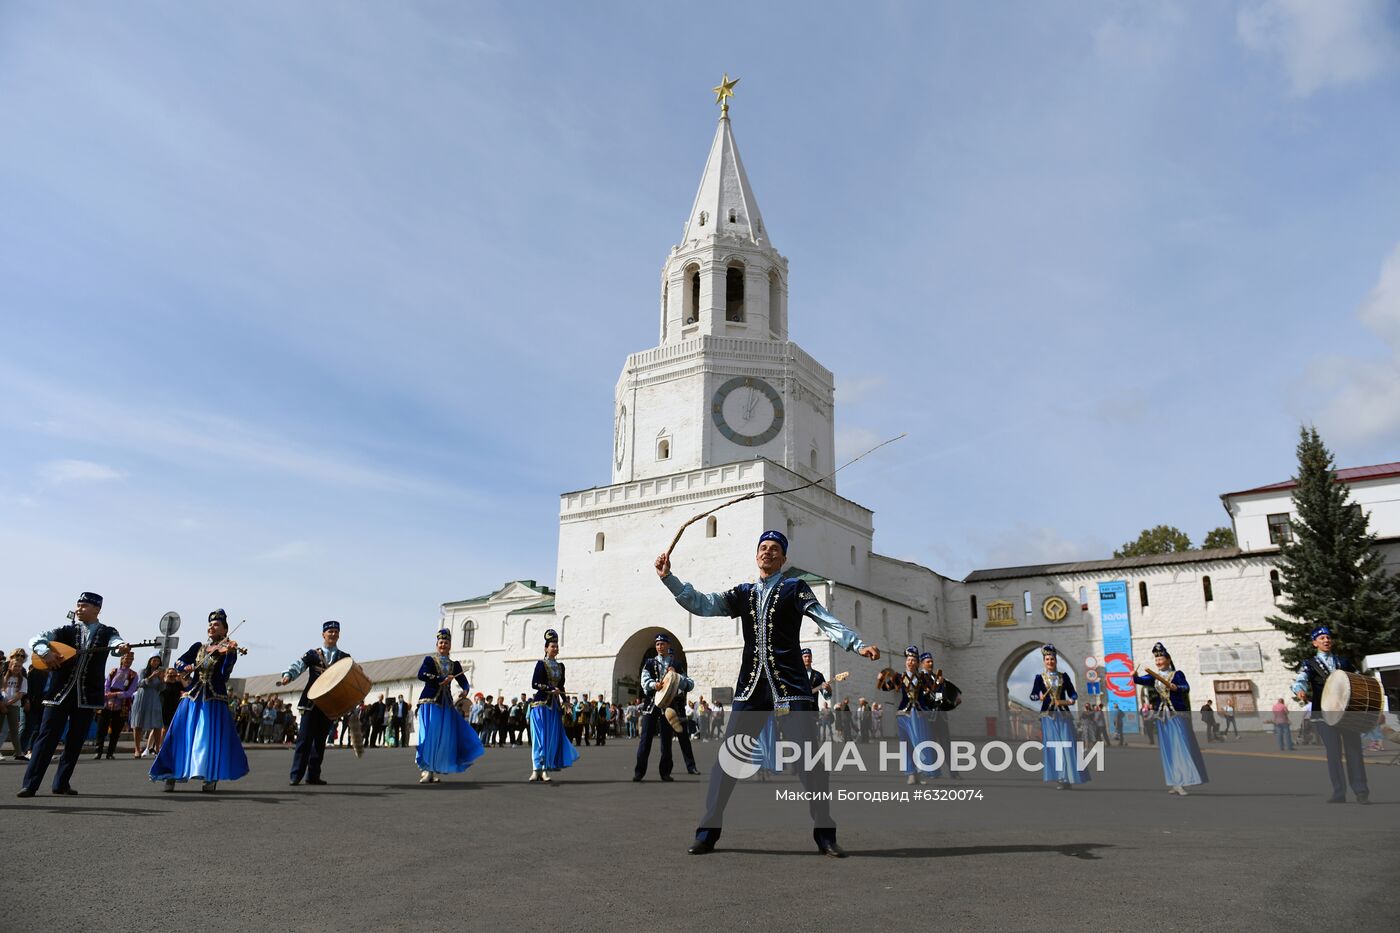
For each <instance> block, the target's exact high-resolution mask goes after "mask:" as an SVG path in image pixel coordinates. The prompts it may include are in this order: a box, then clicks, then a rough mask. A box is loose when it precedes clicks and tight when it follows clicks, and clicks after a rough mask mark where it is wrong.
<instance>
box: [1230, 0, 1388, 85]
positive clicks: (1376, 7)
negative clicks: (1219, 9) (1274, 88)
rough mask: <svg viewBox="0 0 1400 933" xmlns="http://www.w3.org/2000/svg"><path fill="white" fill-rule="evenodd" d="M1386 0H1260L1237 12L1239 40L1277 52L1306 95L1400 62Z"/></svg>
mask: <svg viewBox="0 0 1400 933" xmlns="http://www.w3.org/2000/svg"><path fill="white" fill-rule="evenodd" d="M1398 25H1400V23H1397V17H1396V12H1395V8H1394V5H1393V4H1392V3H1391V2H1389V0H1325V2H1323V0H1259V2H1255V3H1251V4H1249V5H1248V6H1246V7H1244V8H1243V9H1241V10H1240V12H1239V15H1238V17H1237V18H1236V28H1237V30H1238V32H1239V36H1240V40H1241V41H1242V42H1243V43H1244V44H1245V46H1246V47H1247V48H1249V49H1250V50H1252V51H1255V52H1262V53H1265V54H1271V55H1277V56H1279V57H1280V58H1281V59H1282V60H1283V65H1284V67H1285V68H1286V69H1287V70H1288V76H1289V79H1290V81H1291V82H1292V85H1293V93H1295V94H1298V95H1300V96H1306V95H1308V94H1311V93H1312V92H1313V91H1316V90H1319V89H1320V88H1324V87H1328V86H1332V85H1338V86H1340V85H1345V84H1355V83H1357V82H1360V81H1365V80H1367V79H1369V78H1373V77H1376V76H1377V75H1379V74H1382V73H1383V72H1385V71H1388V70H1390V69H1393V68H1395V67H1396V66H1397V64H1400V29H1397V26H1398Z"/></svg>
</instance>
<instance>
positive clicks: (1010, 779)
mask: <svg viewBox="0 0 1400 933" xmlns="http://www.w3.org/2000/svg"><path fill="white" fill-rule="evenodd" d="M717 747H718V746H717V745H716V743H713V742H710V743H702V744H699V745H697V746H696V749H697V754H698V758H699V763H700V766H701V768H702V769H704V770H705V771H706V772H707V775H706V776H705V777H699V778H697V777H690V776H688V775H685V774H684V773H678V774H677V775H676V781H675V782H674V783H672V784H663V783H661V782H659V781H657V780H656V778H655V770H654V769H655V764H656V756H655V752H654V753H653V760H652V768H653V771H652V774H651V775H649V777H648V780H647V781H646V782H644V783H642V784H634V783H632V781H631V780H630V775H631V767H632V761H633V757H634V749H635V745H634V744H633V743H632V742H630V741H626V740H621V741H615V742H612V743H610V744H609V745H608V746H607V747H605V748H601V749H600V748H596V747H594V748H584V749H582V750H581V751H582V753H583V758H582V760H581V761H580V763H579V764H578V765H577V766H576V767H574V768H572V769H570V770H568V771H566V772H563V773H562V774H560V775H558V780H557V781H556V782H555V783H554V784H552V785H548V786H541V785H538V784H527V783H526V782H525V778H526V777H527V776H528V773H529V764H528V751H527V750H525V749H490V750H488V752H487V755H486V757H485V758H484V759H482V760H481V761H480V762H479V763H478V764H477V765H476V766H474V767H473V768H472V769H471V770H470V771H469V772H468V773H467V774H466V775H452V776H448V777H446V778H445V779H444V782H443V783H442V784H439V785H434V786H420V785H419V784H418V783H417V776H418V774H417V771H416V770H415V769H414V766H413V762H412V759H411V752H409V751H407V750H404V751H399V750H383V749H380V750H372V751H368V752H366V754H365V757H364V758H363V759H360V760H356V759H355V758H354V757H353V755H352V754H350V753H349V752H347V751H345V750H342V749H336V750H333V751H331V752H330V753H329V754H328V756H327V765H326V777H327V779H328V780H330V781H332V782H333V783H332V784H330V785H329V786H326V787H320V788H313V787H306V786H302V787H289V786H288V785H287V778H286V771H287V767H288V764H289V761H290V753H289V752H287V751H285V750H282V749H267V748H262V747H259V748H253V749H250V751H249V758H250V761H251V764H252V767H253V771H252V773H251V774H250V775H249V776H248V777H247V778H245V779H244V780H242V781H238V782H236V783H231V784H225V785H222V786H221V787H220V790H219V792H218V793H217V794H213V795H210V794H202V793H200V792H199V791H198V788H197V785H195V786H189V785H187V786H182V787H181V788H180V789H179V790H177V791H176V792H175V793H173V794H166V793H162V792H161V791H160V788H159V787H158V786H154V785H151V784H150V783H148V782H147V781H146V779H145V772H146V768H147V766H148V763H146V762H136V761H132V760H130V759H126V760H120V759H119V760H116V761H111V762H107V761H102V762H95V761H91V760H84V761H83V762H82V764H81V765H79V767H78V770H77V773H76V775H75V777H74V786H75V787H76V788H78V790H79V791H80V792H81V796H79V797H75V798H56V797H52V796H48V790H47V786H46V787H45V789H44V791H42V792H41V794H40V796H38V797H36V798H34V799H32V800H17V799H14V798H13V796H12V792H7V794H6V795H5V797H4V799H3V801H0V810H3V811H4V822H3V825H4V831H5V835H6V837H7V838H8V839H10V840H12V841H14V842H15V843H16V845H15V848H14V850H13V852H14V853H15V854H16V855H17V856H18V857H16V858H13V859H11V860H10V863H9V865H8V867H7V869H6V872H5V875H6V879H7V882H8V884H7V887H8V890H9V891H10V892H11V893H12V894H13V893H18V892H30V893H29V894H26V895H25V896H24V897H23V898H22V900H23V901H25V902H27V903H29V904H30V905H31V906H35V907H37V905H38V903H39V901H38V897H37V895H36V894H35V892H40V891H49V892H52V893H53V894H54V895H55V896H57V897H58V898H59V901H58V902H57V903H56V904H55V905H54V910H55V911H56V913H55V917H58V916H61V917H62V918H63V923H64V927H65V928H66V929H72V930H112V929H118V928H126V929H130V928H135V927H137V926H140V927H141V928H146V929H167V928H173V927H177V926H178V927H185V926H188V925H190V924H194V925H196V926H198V927H199V928H201V929H205V930H296V931H311V930H385V929H391V930H392V929H421V928H423V927H425V926H430V927H432V928H434V929H472V930H501V931H507V930H534V929H551V930H603V929H621V930H628V929H638V930H642V929H646V930H657V929H665V930H703V929H744V928H753V927H758V928H763V929H773V930H815V929H822V930H837V929H842V928H847V929H888V928H892V927H893V926H895V925H897V924H901V923H907V922H908V920H909V918H910V917H911V916H914V917H918V918H920V920H919V923H920V925H926V926H936V927H941V928H945V929H954V930H963V929H975V928H985V929H996V930H1030V929H1042V930H1043V929H1044V928H1045V927H1046V925H1047V923H1048V924H1050V925H1052V926H1054V927H1055V928H1057V929H1064V930H1074V929H1087V928H1090V927H1091V926H1092V927H1093V928H1095V929H1100V930H1124V929H1130V928H1131V929H1140V930H1158V929H1162V930H1165V929H1171V930H1174V931H1182V930H1205V929H1231V930H1277V929H1281V928H1287V927H1292V926H1296V925H1298V924H1305V925H1306V924H1307V923H1308V921H1306V919H1305V918H1307V917H1309V916H1311V915H1313V913H1314V912H1315V908H1316V906H1317V905H1318V904H1319V903H1322V902H1326V903H1327V904H1328V905H1330V906H1329V909H1330V910H1332V911H1334V912H1336V914H1337V916H1336V918H1335V919H1333V920H1330V921H1329V924H1328V925H1329V927H1332V928H1336V929H1350V930H1379V929H1393V921H1394V917H1395V911H1394V908H1393V901H1392V898H1393V893H1394V882H1395V879H1396V865H1397V857H1398V856H1400V834H1398V833H1397V832H1396V830H1397V829H1400V767H1394V768H1392V767H1385V766H1384V765H1383V763H1382V762H1383V760H1384V759H1380V758H1374V757H1373V758H1372V760H1371V762H1370V765H1369V769H1368V771H1369V776H1370V781H1371V787H1372V795H1373V800H1374V803H1373V804H1372V805H1371V806H1369V807H1362V806H1357V805H1355V804H1353V803H1348V804H1346V805H1345V806H1329V805H1327V804H1326V803H1324V799H1325V797H1326V794H1327V790H1328V785H1327V776H1326V770H1325V765H1324V764H1323V763H1322V762H1321V760H1320V759H1318V758H1312V757H1308V756H1311V755H1316V751H1315V750H1307V751H1300V752H1299V753H1298V755H1297V756H1296V757H1292V758H1284V757H1278V756H1276V755H1275V754H1273V753H1272V751H1271V741H1268V740H1265V739H1264V738H1262V737H1260V738H1255V737H1247V738H1245V739H1244V740H1243V741H1241V742H1237V743H1229V744H1228V745H1227V746H1226V747H1224V748H1220V747H1218V746H1213V747H1209V748H1208V749H1207V762H1208V765H1209V768H1210V773H1211V783H1210V784H1209V785H1207V786H1205V787H1203V788H1201V789H1200V790H1199V792H1196V793H1193V794H1192V795H1191V796H1190V797H1187V798H1185V799H1181V798H1177V797H1172V796H1170V795H1168V794H1167V793H1166V792H1165V788H1164V787H1163V785H1162V781H1161V768H1160V765H1159V760H1158V756H1157V752H1156V751H1155V750H1154V749H1151V748H1147V747H1129V748H1126V749H1110V750H1109V751H1108V753H1107V757H1106V770H1104V771H1103V772H1101V773H1098V774H1095V775H1094V778H1093V781H1092V782H1091V783H1090V784H1088V785H1087V786H1084V787H1081V788H1077V789H1075V790H1072V791H1067V792H1057V791H1055V790H1054V789H1053V788H1050V787H1047V786H1044V785H1043V784H1042V783H1041V782H1040V781H1039V780H1038V778H1037V777H1035V776H1030V775H1024V774H1021V773H1019V772H1011V771H1008V772H1004V773H1001V774H988V773H977V774H975V775H973V776H972V777H971V779H969V780H967V781H964V782H961V783H960V784H958V785H952V784H949V783H947V782H941V783H934V784H933V785H931V787H933V788H940V787H952V786H957V787H963V788H976V789H980V790H981V792H982V799H981V800H973V801H963V802H950V801H942V802H936V803H914V802H911V803H907V804H906V803H897V802H896V803H889V804H882V805H878V806H876V805H863V806H861V805H854V806H853V805H850V804H841V803H836V804H835V805H834V809H835V814H836V818H837V821H838V824H839V826H840V841H841V843H842V845H843V846H844V847H845V848H846V849H847V851H848V852H849V853H850V854H851V858H848V859H846V860H844V861H836V860H832V859H826V858H821V857H820V856H818V855H817V854H816V851H815V848H814V846H813V844H812V842H811V835H810V825H809V823H808V819H807V814H806V806H805V804H800V803H782V804H780V803H777V802H773V803H772V804H770V805H767V806H768V807H769V809H767V810H766V811H765V812H764V813H763V814H762V817H761V818H760V819H757V820H752V821H749V820H746V822H750V823H757V825H747V826H746V825H741V824H740V822H739V819H740V816H741V815H742V814H743V812H744V811H745V810H748V809H749V808H751V807H753V806H756V803H755V802H754V801H753V799H752V798H753V797H755V796H758V797H764V796H766V795H767V794H770V793H773V794H776V793H777V792H778V791H780V790H799V789H800V785H798V784H797V782H796V781H795V780H794V779H792V778H787V777H784V778H778V779H776V780H771V781H769V782H767V783H765V784H752V783H746V785H741V793H740V794H736V808H735V809H734V810H732V811H731V816H732V817H733V819H731V820H730V821H729V823H728V824H727V825H726V828H725V832H724V837H723V839H722V840H721V842H720V847H719V848H718V849H717V850H716V851H715V852H714V853H713V854H711V855H708V856H704V857H692V856H688V855H687V854H686V852H685V849H686V846H687V845H688V843H689V841H690V838H691V833H692V830H693V828H694V824H695V822H696V820H697V818H698V815H699V814H700V812H701V809H702V806H701V805H702V800H703V796H704V786H705V785H704V781H705V780H706V778H707V776H708V771H709V769H710V768H711V767H712V765H713V762H714V756H715V751H716V749H717ZM1387 757H1388V756H1387ZM682 770H683V769H682ZM20 773H21V772H20V765H18V764H16V763H13V762H5V763H3V764H0V774H3V775H5V776H6V777H7V778H8V781H7V786H8V787H10V788H16V789H17V788H18V785H19V777H20ZM832 788H833V790H839V789H842V788H846V789H850V790H855V791H860V790H894V791H902V790H906V789H909V788H906V786H905V785H904V784H903V783H902V779H901V778H900V777H899V776H897V775H892V774H873V773H871V774H864V775H860V774H852V775H848V774H845V773H842V774H840V775H833V777H832ZM740 797H747V798H750V799H748V800H747V801H740ZM783 808H787V809H786V810H784V809H783ZM21 841H22V844H21ZM444 911H447V912H449V916H447V917H443V916H442V914H443V912H444ZM23 917H28V919H22V918H23ZM1051 918H1053V919H1051ZM35 922H36V921H35V919H34V918H33V917H32V916H29V915H28V913H27V912H26V911H18V910H10V911H7V920H6V921H5V922H4V923H0V928H3V929H6V930H9V929H34V928H35V927H34V924H35ZM55 922H57V921H55ZM10 924H15V925H10ZM114 924H115V925H114Z"/></svg>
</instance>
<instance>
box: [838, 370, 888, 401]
mask: <svg viewBox="0 0 1400 933" xmlns="http://www.w3.org/2000/svg"><path fill="white" fill-rule="evenodd" d="M884 387H885V377H884V376H846V377H842V376H837V377H836V404H838V405H842V406H845V405H853V404H855V403H856V402H859V401H860V400H862V399H865V398H869V397H870V396H872V395H874V394H875V393H876V392H878V391H879V390H880V389H883V388H884Z"/></svg>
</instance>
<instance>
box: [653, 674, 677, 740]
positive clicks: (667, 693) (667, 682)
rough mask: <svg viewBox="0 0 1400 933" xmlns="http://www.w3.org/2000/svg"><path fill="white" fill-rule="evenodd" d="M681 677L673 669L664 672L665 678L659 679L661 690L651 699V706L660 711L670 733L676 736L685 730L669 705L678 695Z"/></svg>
mask: <svg viewBox="0 0 1400 933" xmlns="http://www.w3.org/2000/svg"><path fill="white" fill-rule="evenodd" d="M680 689H681V675H679V674H677V673H676V670H675V668H671V669H670V670H668V671H667V672H666V676H665V677H663V678H661V689H660V690H657V691H656V693H655V695H654V696H653V697H652V705H654V706H655V707H656V708H657V709H659V710H661V715H663V716H665V717H666V722H667V723H669V724H670V726H671V731H673V732H675V733H676V734H677V735H679V734H680V733H681V731H682V730H683V729H684V728H685V726H684V725H683V724H682V723H681V718H680V716H678V715H677V714H676V711H675V710H673V709H672V708H671V704H672V703H674V702H675V701H676V695H677V694H678V693H680Z"/></svg>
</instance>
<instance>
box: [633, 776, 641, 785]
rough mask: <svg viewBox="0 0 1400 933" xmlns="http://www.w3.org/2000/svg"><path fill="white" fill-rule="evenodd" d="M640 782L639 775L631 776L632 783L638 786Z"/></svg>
mask: <svg viewBox="0 0 1400 933" xmlns="http://www.w3.org/2000/svg"><path fill="white" fill-rule="evenodd" d="M641 780H642V776H641V775H640V774H634V775H632V783H634V784H638V783H641Z"/></svg>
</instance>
